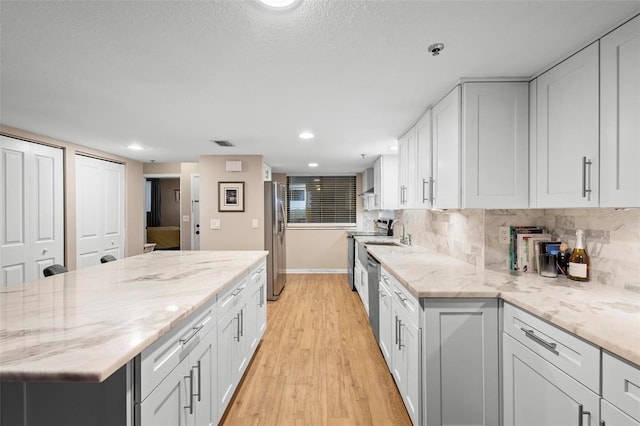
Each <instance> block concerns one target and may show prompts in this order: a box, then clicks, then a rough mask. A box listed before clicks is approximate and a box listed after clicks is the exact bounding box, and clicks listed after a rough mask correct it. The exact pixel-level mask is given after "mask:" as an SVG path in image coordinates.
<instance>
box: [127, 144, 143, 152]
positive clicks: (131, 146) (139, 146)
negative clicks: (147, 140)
mask: <svg viewBox="0 0 640 426" xmlns="http://www.w3.org/2000/svg"><path fill="white" fill-rule="evenodd" d="M127 148H129V149H132V150H134V151H142V150H144V147H142V146H141V145H139V144H137V143H132V144H131V145H127Z"/></svg>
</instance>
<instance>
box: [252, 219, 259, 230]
mask: <svg viewBox="0 0 640 426" xmlns="http://www.w3.org/2000/svg"><path fill="white" fill-rule="evenodd" d="M251 227H252V228H253V229H258V219H251Z"/></svg>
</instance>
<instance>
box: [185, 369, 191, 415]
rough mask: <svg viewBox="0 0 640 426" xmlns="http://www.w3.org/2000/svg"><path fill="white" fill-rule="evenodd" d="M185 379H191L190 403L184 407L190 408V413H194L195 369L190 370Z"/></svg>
mask: <svg viewBox="0 0 640 426" xmlns="http://www.w3.org/2000/svg"><path fill="white" fill-rule="evenodd" d="M185 379H189V405H187V406H186V407H184V408H188V409H189V414H193V370H189V375H188V376H185Z"/></svg>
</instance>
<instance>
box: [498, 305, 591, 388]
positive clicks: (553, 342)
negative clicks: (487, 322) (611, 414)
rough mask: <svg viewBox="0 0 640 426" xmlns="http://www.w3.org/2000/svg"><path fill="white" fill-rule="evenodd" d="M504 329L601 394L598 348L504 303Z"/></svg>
mask: <svg viewBox="0 0 640 426" xmlns="http://www.w3.org/2000/svg"><path fill="white" fill-rule="evenodd" d="M504 332H505V333H508V334H509V335H510V336H511V337H513V338H514V339H516V340H518V341H519V342H520V343H522V344H523V345H525V346H526V347H528V348H529V349H531V350H532V351H534V352H535V353H537V354H538V355H540V356H541V357H542V358H544V359H546V360H547V361H549V362H550V363H551V364H553V365H555V366H556V367H558V368H559V369H560V370H562V371H564V372H565V373H567V374H568V375H570V376H571V377H573V378H574V379H575V380H577V381H579V382H580V383H582V384H583V385H585V386H586V387H588V388H589V389H591V390H592V391H593V392H595V393H597V394H600V348H598V347H597V346H593V345H591V344H589V343H587V342H585V341H584V340H581V339H579V338H578V337H576V336H574V335H572V334H570V333H569V332H567V331H565V330H562V329H561V328H558V327H556V326H554V325H552V324H550V323H548V322H546V321H544V320H541V319H540V318H538V317H536V316H534V315H532V314H530V313H528V312H525V311H523V310H522V309H519V308H516V307H515V306H513V305H511V304H509V303H505V304H504Z"/></svg>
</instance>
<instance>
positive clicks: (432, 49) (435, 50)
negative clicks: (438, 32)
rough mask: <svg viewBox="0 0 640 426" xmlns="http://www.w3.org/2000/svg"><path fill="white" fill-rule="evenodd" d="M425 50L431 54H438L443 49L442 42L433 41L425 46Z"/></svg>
mask: <svg viewBox="0 0 640 426" xmlns="http://www.w3.org/2000/svg"><path fill="white" fill-rule="evenodd" d="M427 50H428V51H429V53H431V54H432V55H433V56H438V55H439V54H440V52H441V51H443V50H444V44H442V43H434V44H432V45H431V46H429V47H427Z"/></svg>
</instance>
